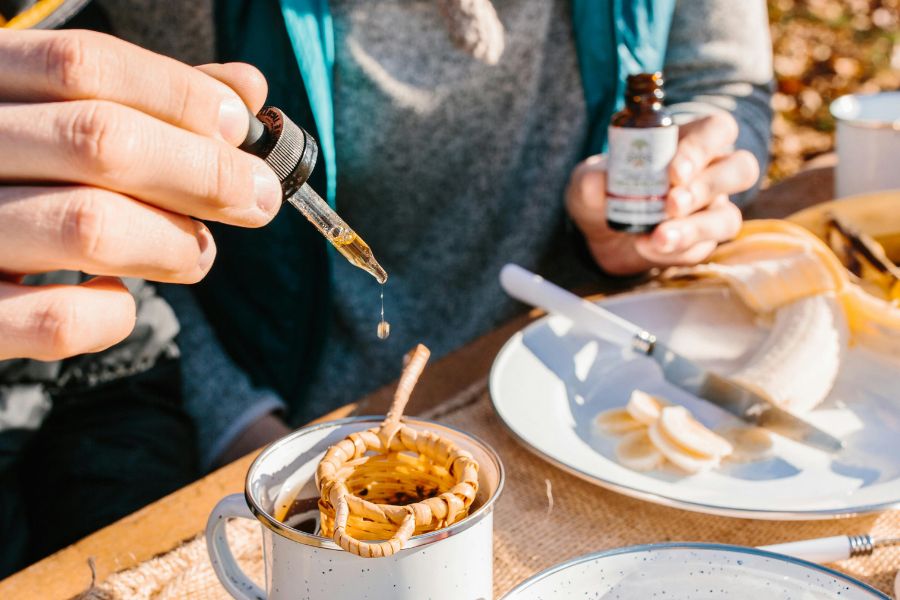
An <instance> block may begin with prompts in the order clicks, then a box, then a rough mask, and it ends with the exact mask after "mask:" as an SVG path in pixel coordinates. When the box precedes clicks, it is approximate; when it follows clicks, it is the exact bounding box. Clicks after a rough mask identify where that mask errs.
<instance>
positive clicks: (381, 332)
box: [376, 284, 391, 340]
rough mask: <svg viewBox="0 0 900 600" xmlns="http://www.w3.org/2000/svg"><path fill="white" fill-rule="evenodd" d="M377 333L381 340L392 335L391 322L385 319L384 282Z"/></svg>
mask: <svg viewBox="0 0 900 600" xmlns="http://www.w3.org/2000/svg"><path fill="white" fill-rule="evenodd" d="M376 333H377V334H378V339H379V340H386V339H387V338H388V336H389V335H391V324H390V323H388V322H387V321H385V320H384V284H381V321H379V322H378V330H377V332H376Z"/></svg>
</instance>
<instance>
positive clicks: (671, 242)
mask: <svg viewBox="0 0 900 600" xmlns="http://www.w3.org/2000/svg"><path fill="white" fill-rule="evenodd" d="M680 243H681V232H680V231H678V230H677V229H673V228H671V227H668V228H666V229H664V230H663V232H662V243H661V244H660V247H659V249H660V250H662V251H663V252H672V251H674V250H675V249H677V248H678V245H679V244H680Z"/></svg>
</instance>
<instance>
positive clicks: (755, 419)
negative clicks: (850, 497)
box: [500, 264, 844, 452]
mask: <svg viewBox="0 0 900 600" xmlns="http://www.w3.org/2000/svg"><path fill="white" fill-rule="evenodd" d="M500 284H501V286H502V287H503V289H504V290H505V291H506V293H507V294H509V295H510V296H512V297H513V298H517V299H518V300H521V301H522V302H525V303H527V304H530V305H532V306H536V307H538V308H542V309H544V310H546V311H547V312H551V313H554V314H558V315H562V316H564V317H567V318H569V319H571V320H572V321H573V322H575V323H577V324H579V325H581V326H585V327H587V328H588V329H589V330H590V331H591V332H593V333H595V334H597V335H598V336H599V337H601V338H603V339H604V340H606V341H608V342H610V343H613V344H615V345H617V346H620V347H623V348H628V349H631V350H632V351H634V352H637V353H639V354H643V355H645V356H647V357H648V358H650V359H651V360H653V361H655V362H656V363H657V364H658V365H659V366H660V368H661V369H662V372H663V376H664V377H665V378H666V381H668V382H670V383H672V384H673V385H675V386H677V387H679V388H681V389H683V390H685V391H687V392H689V393H691V394H693V395H694V396H697V397H698V398H701V399H702V400H706V401H707V402H710V403H712V404H715V405H716V406H718V407H719V408H722V409H724V410H726V411H727V412H729V413H731V414H733V415H735V416H736V417H738V418H740V419H741V420H743V421H746V422H747V423H751V424H753V425H756V426H758V427H764V428H765V429H768V430H771V431H774V432H776V433H778V434H780V435H783V436H785V437H788V438H791V439H793V440H796V441H799V442H802V443H804V444H808V445H810V446H815V447H816V448H819V449H821V450H824V451H826V452H836V451H838V450H840V449H842V448H843V447H844V443H843V442H842V441H841V440H839V439H837V438H836V437H834V436H832V435H830V434H828V433H826V432H824V431H822V430H821V429H819V428H817V427H815V426H814V425H812V424H811V423H809V422H807V421H805V420H803V419H801V418H799V417H797V416H795V415H793V414H791V413H789V412H787V411H785V410H782V409H781V408H778V407H777V406H775V405H774V404H772V402H771V401H770V400H769V399H768V398H767V397H766V396H765V395H764V394H763V393H761V392H760V391H759V390H755V389H751V388H750V387H748V386H746V385H743V384H741V383H740V382H737V381H734V380H732V379H729V378H727V377H724V376H722V375H719V374H717V373H714V372H712V371H709V370H707V369H705V368H704V367H702V366H701V365H698V364H697V363H695V362H694V361H692V360H690V359H688V358H685V357H684V356H682V355H680V354H678V353H677V352H675V351H674V350H672V349H671V348H670V347H668V346H667V345H666V344H664V343H662V342H660V341H659V340H657V339H656V336H655V335H653V334H652V333H650V332H649V331H646V330H644V329H643V328H641V327H639V326H638V325H635V324H634V323H631V322H630V321H628V320H626V319H623V318H622V317H620V316H618V315H616V314H613V313H611V312H609V311H608V310H606V309H604V308H601V307H600V306H597V305H596V304H594V303H593V302H589V301H587V300H584V299H583V298H580V297H578V296H576V295H575V294H572V293H570V292H568V291H566V290H564V289H562V288H560V287H559V286H556V285H554V284H552V283H550V282H549V281H547V280H546V279H544V278H543V277H541V276H540V275H536V274H534V273H532V272H530V271H528V270H526V269H523V268H522V267H520V266H518V265H513V264H508V265H506V266H504V267H503V269H501V271H500Z"/></svg>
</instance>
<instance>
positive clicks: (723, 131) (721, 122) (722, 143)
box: [669, 111, 738, 186]
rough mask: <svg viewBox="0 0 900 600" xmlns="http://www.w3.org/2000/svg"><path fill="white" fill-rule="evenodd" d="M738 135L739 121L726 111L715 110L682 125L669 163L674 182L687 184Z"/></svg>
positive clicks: (731, 143) (726, 148)
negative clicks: (675, 148)
mask: <svg viewBox="0 0 900 600" xmlns="http://www.w3.org/2000/svg"><path fill="white" fill-rule="evenodd" d="M737 136H738V125H737V121H735V120H734V117H732V116H731V114H730V113H727V112H725V111H718V112H714V113H712V114H710V115H709V116H706V117H701V118H699V119H696V120H694V121H691V122H690V123H686V124H684V125H681V126H680V127H679V130H678V137H679V140H678V149H677V150H676V151H675V156H674V157H673V158H672V162H671V163H670V164H669V176H670V178H671V182H672V185H673V186H678V185H684V184H686V183H688V182H689V181H690V180H691V179H692V178H693V177H694V176H695V175H696V174H697V173H699V172H700V171H702V170H703V169H704V168H706V166H707V165H708V164H709V163H711V162H712V161H713V160H715V159H716V158H717V157H719V156H721V155H722V154H723V153H724V152H726V151H727V150H728V149H729V148H730V147H731V146H733V145H734V142H735V140H737Z"/></svg>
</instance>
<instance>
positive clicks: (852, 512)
mask: <svg viewBox="0 0 900 600" xmlns="http://www.w3.org/2000/svg"><path fill="white" fill-rule="evenodd" d="M638 293H640V292H630V293H627V294H621V295H620V296H616V297H617V298H618V297H624V296H629V295H636V294H638ZM653 293H656V294H662V295H664V294H673V293H677V291H676V290H656V291H654V292H653ZM548 318H549V317H547V316H545V317H541V318H540V319H538V320H536V321H535V322H534V323H531V324H530V325H528V326H527V327H525V328H524V329H522V330H520V331H519V332H517V333H515V334H514V335H513V336H512V337H511V338H510V339H509V340H507V342H506V343H505V344H504V345H503V348H501V349H500V352H498V353H497V357H496V358H495V359H494V364H493V365H491V373H490V377H489V384H488V385H489V389H490V397H491V405H492V406H493V407H494V414H496V415H497V417H498V419H499V420H500V422H501V423H503V427H504V428H505V429H506V430H507V431H508V432H509V434H510V435H511V436H512V437H513V438H515V439H516V440H517V441H518V442H519V443H520V444H522V445H523V446H524V447H525V448H526V449H527V450H529V451H530V452H531V453H532V454H535V455H536V456H538V457H540V458H542V459H543V460H545V461H547V462H548V463H550V464H552V465H553V466H555V467H557V468H558V469H561V470H563V471H565V472H566V473H569V474H570V475H574V476H575V477H578V478H579V479H583V480H584V481H587V482H588V483H593V484H594V485H599V486H600V487H603V488H606V489H608V490H612V491H614V492H617V493H619V494H622V495H623V496H629V497H631V498H637V499H638V500H644V501H645V502H652V503H654V504H660V505H662V506H669V507H672V508H680V509H682V510H689V511H691V512H699V513H703V514H708V515H719V516H723V517H735V518H739V519H762V520H768V521H817V520H825V519H838V518H849V517H855V516H858V515H865V514H870V513H879V512H884V511H886V510H892V509H895V508H900V498H895V499H894V500H890V501H888V502H882V503H879V504H867V505H863V506H853V507H846V508H834V509H815V510H793V511H783V510H761V509H750V508H733V507H728V506H721V505H717V504H703V503H702V502H690V501H688V500H680V499H678V498H672V497H670V496H664V495H662V494H654V493H652V492H645V491H641V490H639V489H635V488H632V487H628V486H624V485H620V484H618V483H615V482H612V481H609V480H608V479H603V478H602V477H597V476H596V475H593V474H591V473H586V472H585V471H582V470H580V469H578V468H576V467H573V466H572V465H569V464H566V463H564V462H562V461H560V460H557V459H556V458H553V457H552V456H550V455H548V454H545V453H544V452H543V451H542V450H540V449H539V448H537V447H535V446H534V445H532V443H531V442H530V441H528V440H526V439H525V438H523V437H522V436H521V435H519V432H517V431H516V430H515V429H514V428H513V426H512V425H511V424H509V423H508V422H507V421H506V419H505V418H504V417H503V415H502V414H501V412H500V410H499V409H498V408H497V402H496V400H494V398H495V397H496V396H497V393H496V390H497V383H496V380H497V377H498V374H497V364H498V363H499V359H500V357H501V356H503V354H504V353H506V352H508V351H509V348H510V347H511V346H512V345H513V344H515V343H518V342H519V340H520V339H521V337H522V336H524V335H525V334H526V333H528V332H529V331H531V330H532V329H537V328H538V327H543V326H545V324H546V322H547V319H548Z"/></svg>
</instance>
